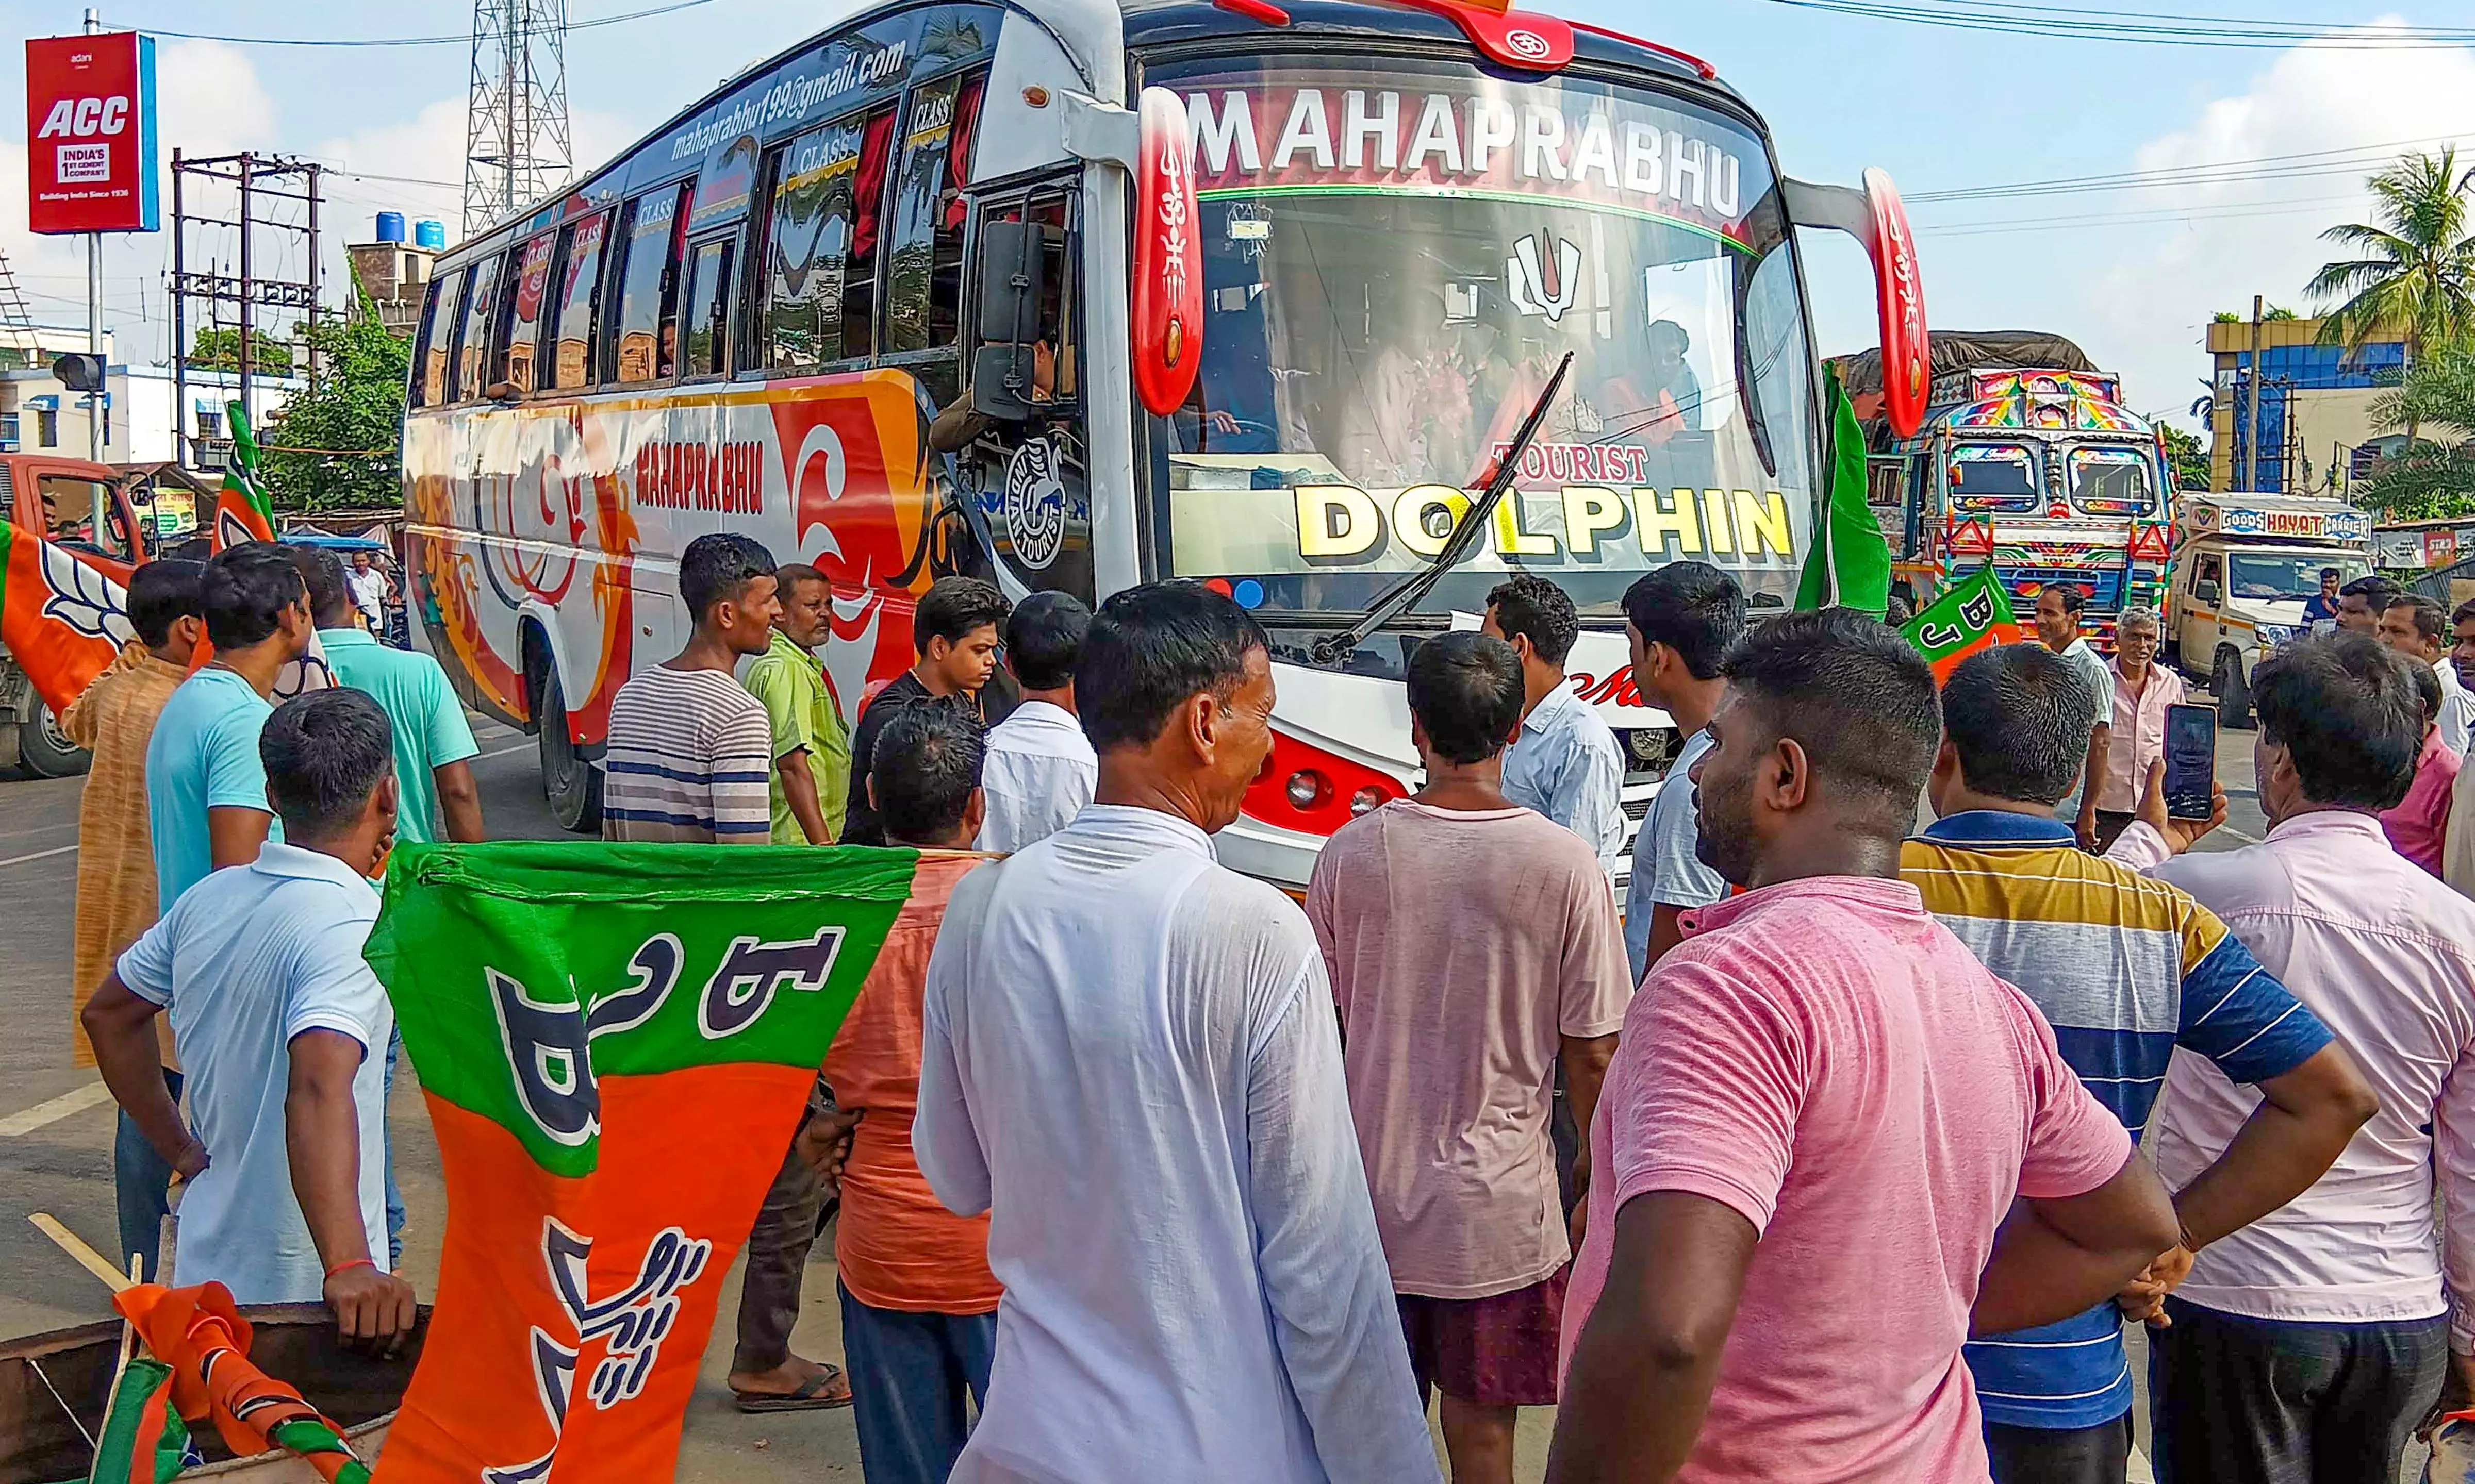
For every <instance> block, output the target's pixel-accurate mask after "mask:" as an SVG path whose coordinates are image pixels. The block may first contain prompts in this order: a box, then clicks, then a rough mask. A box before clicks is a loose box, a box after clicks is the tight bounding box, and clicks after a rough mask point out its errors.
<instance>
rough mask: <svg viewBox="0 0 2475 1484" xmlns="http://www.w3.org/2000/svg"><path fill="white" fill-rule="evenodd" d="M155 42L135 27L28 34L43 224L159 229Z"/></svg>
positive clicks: (31, 175) (30, 190) (30, 188)
mask: <svg viewBox="0 0 2475 1484" xmlns="http://www.w3.org/2000/svg"><path fill="white" fill-rule="evenodd" d="M156 163H157V162H156V147H155V41H154V38H153V37H151V36H139V35H138V34H137V33H135V32H134V31H119V32H110V33H107V34H104V35H100V36H37V37H32V38H30V39H29V40H28V41H27V42H26V176H27V180H26V215H27V220H28V225H29V226H30V227H31V228H32V229H33V230H34V231H42V232H74V231H155V230H156V229H157V228H158V226H159V225H160V221H161V207H160V204H159V200H158V197H157V192H156V183H155V182H156V177H157V175H158V173H159V172H158V170H157V168H156Z"/></svg>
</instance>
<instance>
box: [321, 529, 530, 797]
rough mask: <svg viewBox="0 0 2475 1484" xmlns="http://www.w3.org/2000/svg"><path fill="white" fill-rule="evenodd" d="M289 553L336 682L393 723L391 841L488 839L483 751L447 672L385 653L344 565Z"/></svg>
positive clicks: (329, 557) (422, 659)
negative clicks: (366, 623) (479, 773)
mask: <svg viewBox="0 0 2475 1484" xmlns="http://www.w3.org/2000/svg"><path fill="white" fill-rule="evenodd" d="M291 551H292V554H293V560H294V561H295V562H296V563H297V564H298V565H299V566H300V568H301V576H302V580H303V581H304V582H305V583H306V584H307V586H308V589H309V611H310V616H311V619H312V621H314V622H315V623H316V624H317V625H318V643H319V645H320V646H321V647H323V648H324V649H325V650H326V653H327V664H328V666H329V667H330V668H331V669H333V670H334V672H335V683H336V684H337V685H343V686H350V687H352V688H353V689H354V690H355V691H360V692H365V693H367V694H368V695H369V696H370V698H371V699H373V700H375V701H377V702H378V703H379V709H380V711H383V712H385V713H386V715H387V720H388V721H389V722H391V723H393V724H394V727H395V776H396V788H397V790H398V793H399V799H398V803H397V809H396V826H395V838H396V840H397V842H398V843H399V844H429V843H430V842H431V841H434V840H440V839H452V840H456V841H459V842H461V843H464V844H478V842H480V841H481V840H483V839H488V837H487V836H486V835H485V834H483V832H482V828H481V791H480V787H479V786H478V784H476V783H475V782H474V781H473V767H472V763H471V761H470V760H471V759H472V758H473V756H474V755H475V754H476V753H478V752H479V751H480V750H481V749H480V748H479V747H478V745H476V744H475V743H474V741H473V727H472V725H471V723H469V722H467V721H466V720H465V719H464V704H463V702H461V701H459V700H457V699H456V698H455V692H454V690H453V687H451V686H449V685H448V683H447V672H446V671H445V670H443V669H439V668H438V662H437V661H436V660H433V659H431V658H430V657H429V655H426V654H417V653H415V652H413V651H412V650H409V649H390V648H388V647H387V646H386V645H382V644H380V643H379V638H378V636H377V635H376V634H373V633H371V632H370V631H369V630H368V629H365V628H363V627H361V626H360V613H359V611H358V609H356V608H355V606H354V602H353V594H352V589H351V587H350V586H349V585H348V584H347V583H346V581H345V577H344V563H343V560H342V558H340V557H338V556H336V555H335V553H334V552H332V551H330V550H327V549H325V548H323V547H292V548H291Z"/></svg>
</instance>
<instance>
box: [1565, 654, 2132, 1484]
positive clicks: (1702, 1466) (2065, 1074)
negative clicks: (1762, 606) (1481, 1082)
mask: <svg viewBox="0 0 2475 1484" xmlns="http://www.w3.org/2000/svg"><path fill="white" fill-rule="evenodd" d="M1726 670H1727V674H1728V685H1729V689H1728V698H1727V700H1726V701H1725V702H1724V703H1723V704H1722V705H1721V707H1720V709H1719V711H1718V713H1717V715H1716V716H1714V717H1713V718H1711V722H1710V731H1711V734H1712V735H1713V736H1714V737H1715V738H1716V739H1717V742H1716V744H1715V745H1714V746H1713V748H1712V749H1711V750H1710V752H1708V753H1707V754H1705V755H1704V757H1703V760H1702V762H1701V764H1700V765H1699V766H1697V767H1696V768H1695V769H1694V780H1693V781H1694V785H1695V787H1696V788H1697V789H1698V790H1699V791H1700V796H1701V802H1702V814H1701V826H1700V839H1699V843H1698V847H1697V848H1698V849H1699V851H1700V853H1701V855H1702V857H1703V860H1704V861H1705V862H1706V863H1708V864H1710V865H1711V866H1712V867H1713V868H1715V869H1717V870H1718V871H1719V873H1720V874H1721V875H1723V876H1725V877H1727V878H1728V880H1730V881H1732V882H1736V883H1738V884H1740V885H1742V886H1744V887H1746V888H1749V889H1748V890H1747V891H1746V893H1745V894H1743V895H1741V896H1737V897H1733V898H1730V899H1728V901H1725V902H1721V903H1718V904H1717V905H1715V906H1711V907H1706V908H1703V909H1702V910H1701V911H1700V912H1699V913H1698V917H1697V921H1696V922H1695V923H1694V924H1693V925H1692V930H1691V936H1689V937H1686V938H1685V940H1684V941H1683V943H1682V944H1680V945H1679V946H1678V947H1677V948H1676V949H1674V950H1672V951H1671V952H1670V953H1669V954H1668V955H1667V956H1666V957H1665V958H1663V959H1661V960H1660V961H1659V962H1658V964H1657V966H1656V968H1655V970H1654V972H1653V973H1652V974H1651V976H1650V978H1649V979H1648V980H1647V981H1646V982H1645V983H1644V984H1643V985H1642V987H1641V990H1640V992H1639V993H1638V994H1636V995H1635V996H1634V999H1633V1003H1632V1008H1631V1010H1630V1013H1629V1014H1628V1015H1627V1017H1626V1022H1625V1030H1624V1039H1623V1043H1622V1045H1621V1046H1620V1047H1619V1048H1618V1051H1617V1053H1616V1058H1615V1062H1614V1064H1613V1065H1612V1067H1611V1068H1610V1069H1609V1072H1608V1075H1607V1082H1606V1085H1605V1091H1604V1093H1603V1094H1602V1096H1601V1099H1600V1104H1599V1116H1598V1118H1597V1120H1596V1122H1595V1123H1594V1125H1593V1126H1592V1129H1591V1131H1590V1160H1591V1169H1592V1172H1593V1173H1592V1179H1591V1188H1590V1210H1589V1219H1588V1224H1587V1228H1586V1232H1585V1236H1584V1239H1583V1242H1582V1247H1581V1256H1580V1258H1579V1259H1578V1261H1577V1262H1576V1263H1575V1265H1574V1275H1573V1282H1572V1291H1571V1296H1570V1301H1569V1302H1568V1303H1567V1304H1566V1306H1565V1310H1564V1336H1563V1339H1564V1344H1563V1352H1564V1355H1565V1367H1566V1372H1565V1379H1564V1388H1563V1395H1562V1402H1561V1407H1560V1409H1559V1412H1558V1414H1557V1418H1556V1443H1555V1448H1554V1452H1553V1453H1552V1455H1551V1456H1550V1458H1549V1461H1548V1478H1549V1480H1550V1481H1551V1484H1599V1481H1603V1480H1616V1479H1622V1480H1626V1481H1628V1484H1630V1481H1635V1480H1645V1479H1657V1480H1665V1479H1686V1480H1697V1481H1700V1480H1706V1481H1716V1480H1722V1479H1727V1480H1734V1479H1747V1478H1775V1479H1796V1480H1798V1481H1800V1484H1825V1481H1845V1480H1868V1481H1881V1484H1893V1481H1898V1484H1981V1481H1983V1480H1984V1479H1985V1478H1986V1477H1987V1465H1986V1454H1985V1441H1984V1437H1983V1434H1982V1423H1981V1422H1980V1419H1979V1416H1978V1411H1977V1404H1976V1393H1975V1390H1974V1387H1973V1383H1972V1381H1971V1380H1970V1378H1969V1373H1968V1367H1967V1365H1966V1364H1965V1363H1964V1362H1963V1361H1962V1359H1961V1357H1960V1346H1961V1344H1962V1342H1963V1341H1965V1340H1966V1339H1967V1337H1968V1336H1969V1335H1970V1333H1972V1332H1978V1333H2000V1332H2004V1331H2007V1330H2013V1329H2022V1328H2026V1327H2028V1326H2032V1325H2040V1324H2046V1323H2050V1322H2052V1321H2055V1320H2059V1319H2063V1318H2066V1317H2068V1316H2070V1315H2072V1314H2076V1313H2079V1312H2081V1311H2082V1310H2085V1309H2086V1308H2088V1307H2089V1306H2090V1305H2092V1304H2095V1303H2096V1302H2100V1301H2101V1300H2104V1299H2106V1298H2109V1297H2111V1296H2112V1295H2114V1294H2115V1293H2117V1292H2119V1291H2120V1289H2121V1288H2122V1286H2123V1285H2124V1284H2125V1283H2126V1282H2128V1281H2129V1280H2130V1279H2131V1278H2132V1277H2135V1276H2137V1275H2138V1274H2139V1273H2140V1272H2141V1271H2142V1270H2143V1269H2144V1267H2145V1266H2146V1265H2147V1263H2148V1262H2149V1260H2150V1259H2151V1258H2154V1257H2155V1256H2156V1255H2157V1254H2158V1253H2161V1252H2164V1251H2165V1250H2167V1249H2168V1248H2169V1247H2171V1246H2173V1244H2174V1241H2175V1228H2174V1211H2173V1206H2172V1204H2170V1203H2169V1200H2168V1198H2167V1194H2166V1188H2165V1186H2164V1185H2163V1184H2161V1183H2160V1182H2159V1180H2158V1179H2157V1176H2156V1174H2155V1172H2153V1171H2152V1170H2150V1169H2149V1167H2148V1165H2147V1163H2146V1161H2145V1160H2144V1159H2143V1158H2141V1157H2140V1156H2138V1155H2136V1154H2135V1153H2133V1151H2132V1147H2131V1140H2130V1137H2129V1135H2127V1134H2126V1133H2124V1132H2123V1130H2122V1126H2121V1125H2120V1123H2118V1122H2116V1121H2115V1119H2114V1118H2113V1117H2112V1116H2110V1115H2109V1114H2108V1113H2107V1112H2106V1111H2105V1109H2104V1108H2103V1107H2101V1106H2100V1105H2099V1104H2098V1103H2097V1102H2096V1100H2095V1098H2093V1097H2091V1096H2090V1095H2089V1093H2088V1092H2087V1090H2086V1089H2085V1088H2083V1087H2082V1086H2081V1085H2080V1082H2079V1079H2078V1078H2077V1077H2075V1076H2074V1075H2073V1074H2072V1072H2071V1067H2070V1066H2069V1065H2068V1064H2067V1063H2066V1062H2065V1061H2064V1060H2063V1058H2062V1057H2061V1055H2060V1054H2059V1053H2058V1052H2057V1051H2056V1050H2055V1047H2054V1036H2053V1032H2052V1030H2051V1029H2050V1028H2048V1027H2047V1026H2046V1021H2045V1019H2044V1017H2042V1016H2041V1015H2039V1014H2038V1012H2037V1010H2036V1008H2035V1007H2034V1006H2033V1005H2031V1004H2030V1003H2029V1002H2028V1000H2027V999H2026V997H2025V996H2023V995H2022V994H2021V993H2020V992H2019V991H2018V990H2016V989H2014V988H2012V987H2011V986H2010V985H2006V984H2004V983H2002V982H2001V981H2000V980H1998V979H1996V978H1995V977H1994V976H1993V975H1991V974H1989V973H1988V972H1986V970H1985V968H1984V967H1983V966H1982V965H1981V964H1979V963H1978V962H1977V961H1976V960H1975V959H1974V958H1973V957H1972V956H1971V955H1970V954H1969V952H1968V950H1967V949H1966V948H1964V947H1963V946H1961V944H1960V942H1959V940H1958V939H1957V938H1955V937H1952V936H1951V935H1950V933H1949V932H1948V930H1947V929H1945V928H1944V927H1942V926H1941V924H1939V923H1938V922H1936V921H1935V920H1934V918H1933V917H1932V915H1931V914H1929V913H1928V912H1925V910H1924V904H1923V902H1922V901H1921V900H1920V899H1919V897H1918V895H1917V891H1916V888H1913V887H1910V886H1908V885H1906V884H1905V883H1903V882H1901V881H1900V880H1899V842H1900V839H1901V838H1902V837H1903V836H1904V835H1905V834H1906V832H1907V828H1908V825H1909V824H1910V822H1911V821H1912V819H1913V818H1914V814H1915V808H1916V799H1917V795H1918V793H1919V791H1921V790H1922V789H1923V787H1924V779H1925V774H1926V772H1927V771H1928V770H1929V769H1930V767H1931V766H1932V763H1933V758H1934V753H1935V750H1936V747H1937V745H1938V744H1939V741H1940V737H1941V718H1940V714H1939V710H1938V707H1937V704H1936V697H1935V694H1934V688H1933V678H1932V676H1931V674H1930V673H1929V672H1928V671H1927V670H1926V669H1925V666H1924V661H1923V660H1922V659H1921V658H1919V657H1918V655H1917V654H1916V652H1915V651H1914V650H1913V649H1911V648H1909V647H1908V645H1906V644H1905V643H1903V642H1902V641H1901V640H1900V639H1899V636H1898V635H1897V634H1896V633H1895V632H1893V631H1892V630H1891V629H1889V628H1887V627H1884V626H1883V625H1882V624H1880V623H1878V622H1875V621H1874V620H1870V619H1868V618H1865V617H1864V616H1862V615H1860V614H1856V613H1853V612H1850V611H1848V610H1844V609H1830V610H1826V611H1824V612H1821V613H1803V614H1794V615H1790V616H1788V617H1785V618H1779V619H1774V620H1771V621H1769V622H1767V623H1764V624H1762V625H1760V626H1758V627H1757V628H1755V629H1754V630H1752V633H1750V634H1749V635H1748V636H1747V637H1746V638H1745V640H1744V641H1743V642H1742V643H1740V644H1739V645H1737V647H1736V648H1735V649H1734V650H1733V651H1732V652H1731V653H1730V655H1729V657H1728V662H1727V666H1726ZM2006 1218H2007V1219H2006ZM1997 1231H1998V1232H1999V1234H2000V1237H1999V1240H1998V1241H1997Z"/></svg>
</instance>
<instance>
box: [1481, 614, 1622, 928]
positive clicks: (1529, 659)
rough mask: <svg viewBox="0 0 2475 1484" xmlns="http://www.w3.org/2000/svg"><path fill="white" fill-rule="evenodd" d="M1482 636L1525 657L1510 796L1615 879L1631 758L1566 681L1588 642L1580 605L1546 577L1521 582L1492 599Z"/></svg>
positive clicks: (1507, 760) (1508, 769) (1509, 756)
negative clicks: (1567, 665) (1578, 647)
mask: <svg viewBox="0 0 2475 1484" xmlns="http://www.w3.org/2000/svg"><path fill="white" fill-rule="evenodd" d="M1480 631H1481V632H1482V633H1486V634H1492V635H1494V636H1495V637H1496V638H1498V639H1501V640H1503V641H1504V642H1505V643H1507V644H1508V645H1512V652H1513V653H1515V654H1518V655H1520V656H1521V678H1522V684H1523V687H1524V689H1525V690H1526V691H1527V692H1528V693H1529V709H1528V710H1527V711H1525V712H1524V713H1522V718H1521V733H1520V735H1519V736H1517V737H1515V738H1513V740H1512V747H1511V749H1510V750H1509V751H1507V752H1506V753H1505V755H1504V796H1505V797H1506V798H1508V799H1510V800H1512V802H1514V803H1516V804H1519V805H1520V806H1521V807H1523V808H1524V809H1534V810H1536V811H1538V812H1539V813H1540V814H1542V815H1546V816H1547V817H1548V818H1550V819H1553V820H1555V821H1556V823H1557V824H1560V825H1562V826H1563V827H1564V828H1566V829H1568V830H1570V831H1572V832H1573V833H1574V834H1576V835H1579V836H1580V837H1581V843H1583V844H1585V845H1587V846H1589V847H1590V851H1591V853H1592V854H1594V855H1596V856H1597V857H1598V858H1599V868H1600V869H1601V870H1603V871H1605V873H1606V876H1607V880H1608V881H1610V882H1613V881H1614V880H1615V873H1616V858H1617V856H1618V855H1620V854H1621V853H1622V852H1623V850H1624V824H1625V819H1624V753H1623V752H1622V751H1621V750H1619V749H1618V748H1617V746H1616V734H1615V733H1614V732H1612V731H1610V730H1608V728H1607V724H1606V722H1605V721H1604V720H1602V719H1601V718H1600V717H1599V714H1598V712H1597V710H1596V709H1595V708H1593V707H1592V706H1591V705H1590V704H1589V702H1587V701H1584V700H1582V699H1581V697H1580V696H1578V695H1576V694H1574V693H1573V688H1572V686H1571V685H1569V684H1567V683H1566V681H1565V677H1564V661H1565V659H1566V658H1567V657H1568V656H1570V655H1571V654H1572V652H1573V644H1574V642H1575V641H1576V640H1578V639H1580V638H1581V616H1580V615H1579V614H1577V613H1575V612H1574V610H1573V600H1572V599H1571V598H1570V597H1567V596H1564V590H1563V589H1562V588H1559V587H1557V586H1556V584H1554V583H1552V582H1550V581H1548V580H1547V579H1546V578H1544V577H1515V578H1513V579H1512V580H1511V581H1509V582H1503V583H1498V584H1497V585H1496V588H1495V590H1494V591H1493V592H1491V593H1489V594H1487V595H1486V621H1485V622H1484V623H1483V624H1482V625H1480Z"/></svg>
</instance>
